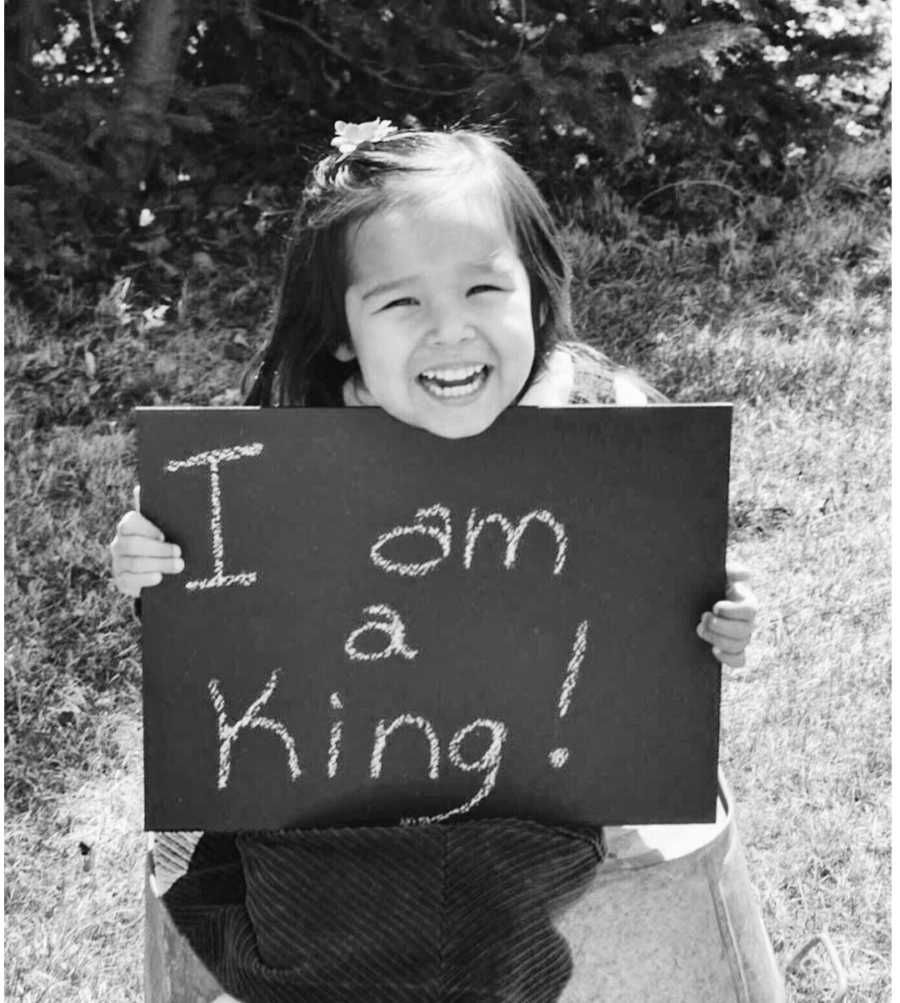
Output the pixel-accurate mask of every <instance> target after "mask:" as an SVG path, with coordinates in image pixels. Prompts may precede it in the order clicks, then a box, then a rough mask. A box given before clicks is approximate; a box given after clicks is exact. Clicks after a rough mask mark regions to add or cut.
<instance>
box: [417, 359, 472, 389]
mask: <svg viewBox="0 0 900 1003" xmlns="http://www.w3.org/2000/svg"><path fill="white" fill-rule="evenodd" d="M487 369H488V367H487V365H486V364H485V363H482V364H481V365H480V366H460V367H454V368H450V367H448V368H447V369H426V370H424V372H423V373H422V374H421V376H420V377H419V380H420V381H421V383H422V386H423V387H424V388H425V389H426V390H427V391H428V393H430V394H432V395H433V396H435V397H467V396H469V395H471V394H473V393H475V392H476V391H477V390H480V389H481V387H482V386H483V384H484V381H485V380H486V379H487Z"/></svg>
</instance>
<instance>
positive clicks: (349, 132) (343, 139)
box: [331, 118, 397, 156]
mask: <svg viewBox="0 0 900 1003" xmlns="http://www.w3.org/2000/svg"><path fill="white" fill-rule="evenodd" d="M396 131H397V127H396V126H394V125H391V121H390V119H387V118H386V119H380V118H376V119H375V120H374V121H372V122H335V123H334V138H333V139H332V140H331V145H332V146H336V147H337V148H338V150H339V151H340V153H341V154H342V155H344V156H346V154H348V153H353V151H354V150H355V149H356V148H357V146H359V144H360V143H377V142H379V141H380V140H382V139H387V137H388V136H390V135H391V134H392V133H395V132H396Z"/></svg>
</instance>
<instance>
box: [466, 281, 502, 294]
mask: <svg viewBox="0 0 900 1003" xmlns="http://www.w3.org/2000/svg"><path fill="white" fill-rule="evenodd" d="M500 292H503V290H502V289H501V288H500V286H492V285H488V284H486V283H485V284H484V285H480V286H472V288H471V289H470V290H469V291H468V292H467V293H466V295H467V296H477V295H478V293H500Z"/></svg>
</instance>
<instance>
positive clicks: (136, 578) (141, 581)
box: [113, 571, 162, 599]
mask: <svg viewBox="0 0 900 1003" xmlns="http://www.w3.org/2000/svg"><path fill="white" fill-rule="evenodd" d="M113 580H114V581H115V583H116V588H117V589H118V590H119V591H120V592H124V593H125V595H127V596H133V597H134V598H135V599H136V598H137V597H138V596H139V595H140V594H141V589H147V588H150V587H152V586H153V585H159V583H160V582H161V581H162V575H161V574H160V573H159V572H158V571H156V572H149V573H145V574H135V573H134V572H133V571H121V572H119V574H118V575H116V576H115V578H114V579H113Z"/></svg>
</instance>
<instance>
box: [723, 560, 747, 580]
mask: <svg viewBox="0 0 900 1003" xmlns="http://www.w3.org/2000/svg"><path fill="white" fill-rule="evenodd" d="M725 577H726V578H727V579H728V583H729V584H731V582H749V581H750V578H751V577H752V575H751V573H750V569H749V568H748V567H747V565H746V564H742V563H741V562H740V561H726V562H725Z"/></svg>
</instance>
